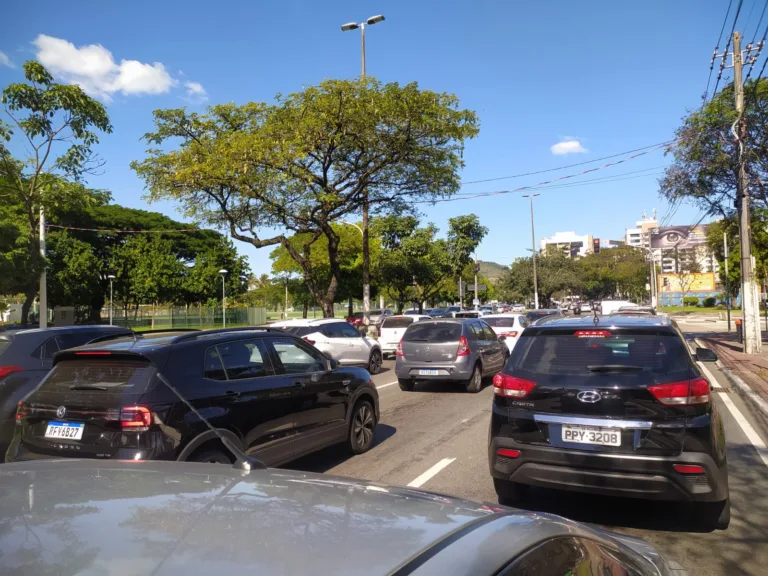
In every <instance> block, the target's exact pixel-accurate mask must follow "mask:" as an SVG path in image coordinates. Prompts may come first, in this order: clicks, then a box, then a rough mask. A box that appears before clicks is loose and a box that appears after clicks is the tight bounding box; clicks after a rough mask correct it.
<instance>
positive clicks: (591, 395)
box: [576, 390, 602, 404]
mask: <svg viewBox="0 0 768 576" xmlns="http://www.w3.org/2000/svg"><path fill="white" fill-rule="evenodd" d="M576 398H578V399H579V400H581V401H582V402H586V403H587V404H594V403H595V402H599V401H600V399H601V398H602V395H601V394H600V392H597V391H596V390H584V391H583V392H579V393H578V394H576Z"/></svg>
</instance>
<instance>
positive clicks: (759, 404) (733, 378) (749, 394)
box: [695, 338, 768, 418]
mask: <svg viewBox="0 0 768 576" xmlns="http://www.w3.org/2000/svg"><path fill="white" fill-rule="evenodd" d="M695 341H696V344H697V345H698V346H700V347H701V348H709V347H708V346H705V345H704V342H702V341H701V340H699V339H698V338H695ZM717 367H718V368H720V371H721V372H722V373H723V374H725V377H726V378H727V379H728V380H730V382H731V383H732V384H733V385H734V386H735V387H736V390H737V391H738V392H739V394H741V395H742V396H743V397H745V398H746V399H747V400H749V401H750V402H751V403H752V406H754V408H755V409H756V410H757V411H758V412H760V413H761V414H762V415H763V416H765V417H766V418H768V402H766V401H765V400H763V399H762V398H761V397H760V395H759V394H758V393H757V392H755V391H754V390H752V388H750V386H749V384H747V383H746V382H744V380H742V379H741V377H740V376H739V375H738V374H736V373H735V372H734V371H733V370H731V369H730V368H728V366H726V365H725V364H723V363H722V362H720V360H718V361H717Z"/></svg>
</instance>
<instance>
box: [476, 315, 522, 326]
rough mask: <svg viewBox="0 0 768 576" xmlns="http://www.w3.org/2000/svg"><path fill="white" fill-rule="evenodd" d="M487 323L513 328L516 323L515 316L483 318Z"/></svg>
mask: <svg viewBox="0 0 768 576" xmlns="http://www.w3.org/2000/svg"><path fill="white" fill-rule="evenodd" d="M483 320H484V321H485V323H486V324H488V325H489V326H493V327H494V328H512V327H513V326H514V325H515V319H514V318H488V317H485V318H483Z"/></svg>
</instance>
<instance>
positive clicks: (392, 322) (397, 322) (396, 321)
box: [381, 316, 414, 330]
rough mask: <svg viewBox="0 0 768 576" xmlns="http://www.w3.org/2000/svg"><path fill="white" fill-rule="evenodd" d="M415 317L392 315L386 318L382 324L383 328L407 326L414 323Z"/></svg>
mask: <svg viewBox="0 0 768 576" xmlns="http://www.w3.org/2000/svg"><path fill="white" fill-rule="evenodd" d="M413 321H414V318H403V317H402V316H400V317H397V316H396V317H392V316H390V317H389V318H386V319H385V320H384V322H383V323H382V325H381V329H382V330H386V329H387V328H407V327H408V326H410V325H411V324H413Z"/></svg>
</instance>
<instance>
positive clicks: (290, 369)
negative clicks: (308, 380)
mask: <svg viewBox="0 0 768 576" xmlns="http://www.w3.org/2000/svg"><path fill="white" fill-rule="evenodd" d="M269 343H270V344H271V345H272V347H273V348H274V350H275V353H276V354H277V357H278V359H279V360H280V364H281V366H282V372H283V373H285V374H305V373H307V372H325V370H326V367H325V358H324V357H323V355H322V354H320V352H318V351H317V350H313V349H311V348H309V347H304V346H302V345H301V344H299V343H298V342H296V341H295V340H292V339H290V338H270V339H269Z"/></svg>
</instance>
